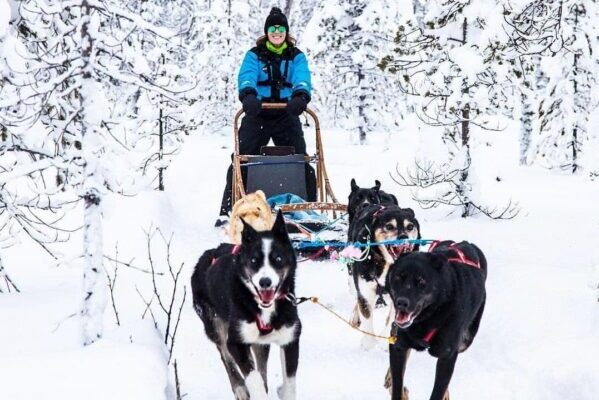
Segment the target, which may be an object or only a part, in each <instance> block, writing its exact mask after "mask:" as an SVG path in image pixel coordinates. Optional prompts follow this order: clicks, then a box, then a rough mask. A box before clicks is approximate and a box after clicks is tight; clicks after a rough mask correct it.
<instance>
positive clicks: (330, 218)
mask: <svg viewBox="0 0 599 400" xmlns="http://www.w3.org/2000/svg"><path fill="white" fill-rule="evenodd" d="M285 106H286V104H284V103H270V104H263V105H262V108H263V109H281V108H285ZM305 113H306V114H307V115H309V116H310V118H311V119H312V120H313V122H314V128H315V135H316V140H315V142H316V149H315V153H314V154H308V155H304V154H295V149H294V148H293V147H292V146H264V147H262V149H261V150H260V154H259V155H248V154H240V152H239V120H240V117H241V115H242V114H243V110H239V111H238V112H237V113H236V115H235V120H234V136H235V148H234V154H233V199H232V200H233V204H235V202H237V201H238V200H239V199H241V198H242V197H244V196H245V195H246V193H252V192H255V191H256V190H262V191H263V192H264V193H265V195H266V197H267V199H268V203H269V205H270V206H271V208H272V209H273V211H275V212H276V210H281V211H282V212H283V213H284V215H285V222H286V225H287V230H288V232H289V236H290V238H291V240H292V243H293V245H294V248H295V249H296V251H297V252H298V254H300V256H303V257H307V258H310V259H322V258H325V257H327V256H328V255H329V251H330V250H333V249H332V248H330V247H329V246H327V245H326V243H342V242H343V243H344V242H345V240H346V237H345V236H346V232H347V218H346V211H347V205H346V204H342V203H339V202H338V201H337V198H336V197H335V194H334V193H333V189H332V187H331V183H330V180H329V177H328V175H327V169H326V166H325V158H324V152H323V146H322V140H321V134H320V122H319V120H318V117H317V116H316V114H315V113H314V111H312V110H310V109H309V108H308V109H306V111H305ZM312 166H314V167H312Z"/></svg>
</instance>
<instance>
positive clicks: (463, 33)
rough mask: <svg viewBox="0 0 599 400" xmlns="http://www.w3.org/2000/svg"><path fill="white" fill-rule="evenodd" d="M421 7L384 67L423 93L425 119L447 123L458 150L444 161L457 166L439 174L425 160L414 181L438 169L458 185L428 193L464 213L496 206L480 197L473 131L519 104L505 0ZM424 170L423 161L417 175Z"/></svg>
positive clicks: (407, 88) (457, 0)
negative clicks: (473, 171)
mask: <svg viewBox="0 0 599 400" xmlns="http://www.w3.org/2000/svg"><path fill="white" fill-rule="evenodd" d="M413 10H414V19H413V21H411V22H408V23H406V24H402V25H400V26H399V27H398V29H397V36H396V38H395V43H396V47H395V49H394V50H393V52H391V53H390V54H388V55H387V56H386V57H384V58H383V59H382V61H381V67H382V68H383V69H387V70H389V71H390V72H392V73H395V74H396V75H397V76H398V84H399V85H400V87H401V88H402V91H403V92H405V93H408V94H411V95H413V96H416V98H417V99H418V105H417V107H416V110H417V114H418V115H419V117H420V118H421V119H422V121H424V122H425V123H426V124H428V125H431V126H438V127H445V131H446V132H447V135H446V136H447V138H446V140H447V143H448V149H447V150H448V152H449V153H450V156H451V157H450V164H448V165H444V166H443V167H441V168H442V169H444V170H445V171H447V170H449V171H455V173H451V174H447V173H441V174H440V175H439V174H437V173H436V172H435V171H432V170H430V169H429V168H425V170H426V173H425V175H426V176H427V178H422V176H421V177H420V178H418V179H416V180H415V181H414V182H412V183H413V184H415V185H416V186H418V185H420V184H423V182H424V181H427V182H428V183H426V184H427V185H429V184H431V182H429V181H428V179H429V178H430V177H431V176H432V177H434V176H437V177H440V179H439V182H438V183H442V184H445V183H450V185H449V186H450V187H451V188H453V189H451V190H448V191H447V192H445V193H444V194H443V195H442V196H441V197H440V198H435V199H433V198H426V199H422V200H424V201H425V202H428V203H429V204H430V203H431V202H432V203H433V204H447V205H451V206H457V207H460V208H461V215H462V216H468V215H472V214H474V213H477V212H479V211H484V212H486V213H489V212H488V211H489V210H490V209H489V208H488V207H484V206H481V205H480V203H481V200H480V199H473V198H472V182H471V180H470V166H471V161H472V157H471V141H470V136H471V131H472V127H473V126H476V127H480V128H483V129H488V128H493V127H494V126H493V125H491V121H492V120H491V118H489V117H493V116H496V115H499V114H502V113H504V114H508V115H509V114H511V112H512V109H513V103H514V100H513V96H512V93H511V91H510V85H509V81H508V72H509V70H510V68H509V61H508V60H507V59H506V55H505V48H506V45H507V41H508V38H507V37H506V35H505V33H504V29H503V18H502V14H503V4H502V2H501V0H481V1H477V2H473V1H470V0H438V1H429V2H426V7H424V4H423V3H422V2H421V1H418V0H414V2H413ZM423 13H424V15H423ZM457 135H459V137H458V136H457ZM423 171H424V170H422V166H421V167H420V173H416V174H415V175H414V176H419V175H421V173H422V172H423ZM438 172H441V171H438ZM448 180H449V182H448ZM433 181H436V179H433ZM435 196H437V194H435ZM490 214H494V213H490Z"/></svg>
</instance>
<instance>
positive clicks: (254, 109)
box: [241, 93, 262, 117]
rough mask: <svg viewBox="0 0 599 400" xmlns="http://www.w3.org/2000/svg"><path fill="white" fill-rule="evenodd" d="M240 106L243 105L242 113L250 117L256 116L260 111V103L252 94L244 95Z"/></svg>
mask: <svg viewBox="0 0 599 400" xmlns="http://www.w3.org/2000/svg"><path fill="white" fill-rule="evenodd" d="M241 104H243V111H245V113H246V115H248V116H250V117H255V116H257V115H258V113H260V110H261V109H262V102H261V101H260V100H258V99H257V98H256V95H255V94H253V93H248V94H246V95H245V96H244V97H243V100H241Z"/></svg>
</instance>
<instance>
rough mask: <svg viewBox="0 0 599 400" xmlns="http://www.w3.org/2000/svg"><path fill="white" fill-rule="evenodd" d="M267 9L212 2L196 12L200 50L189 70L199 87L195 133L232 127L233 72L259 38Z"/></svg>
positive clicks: (253, 3)
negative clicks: (191, 70)
mask: <svg viewBox="0 0 599 400" xmlns="http://www.w3.org/2000/svg"><path fill="white" fill-rule="evenodd" d="M269 11H270V8H266V7H260V6H259V5H258V1H256V0H251V1H248V2H232V1H229V0H213V1H210V2H207V3H206V2H204V3H203V4H202V5H201V6H200V7H199V9H198V15H197V22H198V33H197V34H198V36H199V37H201V38H202V44H201V47H200V48H199V49H198V50H197V52H195V53H194V54H192V55H191V56H192V58H193V62H192V68H193V72H194V74H195V75H196V77H197V79H198V81H199V86H198V88H197V90H196V91H194V92H193V93H194V94H195V95H196V96H197V99H198V107H196V108H195V109H194V110H195V112H196V118H197V121H198V125H199V126H198V130H199V131H201V132H207V133H212V132H215V131H219V130H221V129H223V128H225V127H232V125H233V115H234V113H235V111H236V110H237V109H238V108H240V103H239V100H238V96H237V72H238V71H239V66H240V65H241V61H242V59H243V55H244V54H245V52H246V51H248V50H249V49H251V48H252V47H253V46H254V45H255V44H254V43H255V40H256V39H257V38H258V37H259V36H261V35H263V34H264V33H263V27H264V20H265V19H266V16H267V15H268V12H269Z"/></svg>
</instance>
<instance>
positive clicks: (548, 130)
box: [530, 0, 599, 173]
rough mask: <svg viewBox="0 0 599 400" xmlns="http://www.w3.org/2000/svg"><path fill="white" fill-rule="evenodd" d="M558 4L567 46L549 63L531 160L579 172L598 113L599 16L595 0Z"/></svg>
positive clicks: (560, 32) (549, 166)
mask: <svg viewBox="0 0 599 400" xmlns="http://www.w3.org/2000/svg"><path fill="white" fill-rule="evenodd" d="M553 6H554V7H555V8H556V11H555V14H556V15H557V16H556V18H559V20H558V23H559V25H558V29H559V35H560V37H561V43H562V44H563V46H562V48H561V49H560V51H559V52H558V53H556V54H555V55H554V56H553V57H552V58H551V59H550V60H546V65H545V70H547V71H549V74H548V75H549V84H548V87H547V92H546V96H545V98H544V99H543V100H542V102H541V104H540V105H539V117H540V131H539V133H538V135H537V136H536V137H535V140H534V143H533V146H534V148H533V149H532V150H531V153H530V157H531V159H533V160H535V161H537V162H539V163H540V164H541V165H543V166H546V167H548V168H558V169H562V170H568V171H571V172H572V173H575V172H577V171H579V169H581V167H582V165H581V156H582V154H581V153H582V152H583V148H584V144H585V143H586V142H587V141H588V121H589V115H590V113H591V112H593V110H594V109H595V104H594V103H593V94H594V88H595V87H596V78H595V74H596V71H597V60H596V58H595V57H596V56H595V55H594V54H593V50H594V48H595V45H596V44H597V35H598V32H597V31H596V18H597V16H599V13H598V9H597V3H596V2H595V1H581V0H578V1H576V0H569V1H560V2H556V3H555V4H554V5H553Z"/></svg>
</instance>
